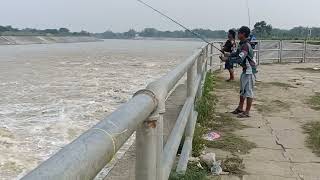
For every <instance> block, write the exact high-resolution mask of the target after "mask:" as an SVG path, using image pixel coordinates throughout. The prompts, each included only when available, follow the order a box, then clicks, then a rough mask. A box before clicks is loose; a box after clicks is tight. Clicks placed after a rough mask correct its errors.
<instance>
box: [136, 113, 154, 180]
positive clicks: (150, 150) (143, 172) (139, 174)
mask: <svg viewBox="0 0 320 180" xmlns="http://www.w3.org/2000/svg"><path fill="white" fill-rule="evenodd" d="M158 119H159V116H154V115H153V116H150V117H149V118H148V119H147V120H146V121H145V122H143V124H140V125H139V126H138V128H137V132H136V158H137V159H136V178H135V179H139V180H157V177H156V175H157V155H156V153H157V146H158V143H157V129H156V127H157V122H158Z"/></svg>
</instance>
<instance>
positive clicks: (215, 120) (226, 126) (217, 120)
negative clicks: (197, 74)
mask: <svg viewBox="0 0 320 180" xmlns="http://www.w3.org/2000/svg"><path fill="white" fill-rule="evenodd" d="M223 81H224V80H223V79H222V78H220V77H218V76H216V75H215V74H211V73H208V75H207V77H206V80H205V84H204V91H203V96H202V98H201V99H200V100H199V101H198V102H197V108H196V109H197V111H198V113H199V114H198V124H197V126H196V129H195V136H194V140H193V156H196V157H197V156H199V155H200V154H201V152H202V151H203V149H204V148H205V147H206V146H207V147H212V148H219V149H222V150H226V151H229V152H232V153H238V152H239V151H240V152H241V153H248V152H249V150H250V149H252V148H254V147H255V144H254V143H251V142H249V141H247V140H245V139H244V138H242V137H238V136H236V135H234V134H233V133H232V132H233V131H235V130H240V129H243V128H248V126H245V125H243V124H242V123H241V122H240V121H238V120H235V119H233V118H232V117H231V116H230V115H229V114H226V113H217V112H215V106H216V104H217V102H218V99H217V97H216V95H215V94H214V93H212V92H213V90H215V89H216V88H217V86H218V88H226V86H228V87H227V88H230V87H233V86H235V83H234V84H232V83H225V82H224V84H227V85H225V86H222V85H221V84H222V83H223ZM209 131H216V132H220V133H221V134H222V138H221V139H220V140H217V141H213V142H212V141H206V140H204V139H202V137H203V135H204V134H205V133H208V132H209Z"/></svg>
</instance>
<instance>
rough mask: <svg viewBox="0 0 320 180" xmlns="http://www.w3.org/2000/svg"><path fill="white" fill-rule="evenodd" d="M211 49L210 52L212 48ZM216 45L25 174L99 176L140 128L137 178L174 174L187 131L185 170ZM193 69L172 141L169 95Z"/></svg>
mask: <svg viewBox="0 0 320 180" xmlns="http://www.w3.org/2000/svg"><path fill="white" fill-rule="evenodd" d="M209 50H210V52H209ZM218 54H219V53H215V54H214V49H213V47H212V46H211V45H206V46H204V47H203V48H201V49H198V50H197V51H196V52H195V53H194V54H193V55H192V56H191V57H189V58H188V59H187V60H185V61H184V62H182V63H181V64H180V65H178V66H177V67H176V68H175V69H173V70H172V71H170V72H169V73H168V74H167V75H165V76H163V77H162V78H160V79H158V80H157V81H154V82H152V83H151V84H149V85H148V86H147V88H146V89H143V90H141V91H138V92H137V93H136V94H135V95H134V97H133V98H132V99H131V100H129V102H127V103H125V104H124V105H122V106H121V107H120V108H118V109H117V110H116V111H115V112H113V113H112V114H110V115H109V116H108V117H106V118H105V119H104V120H102V121H101V122H100V123H98V124H97V125H96V126H94V127H93V128H91V129H89V130H88V131H86V132H85V133H83V134H82V135H81V136H80V137H78V138H77V139H76V140H74V141H73V142H72V143H70V144H69V145H67V146H66V147H64V148H63V149H62V150H60V151H59V152H58V153H56V154H55V155H54V156H52V157H51V158H49V159H48V160H47V161H45V162H44V163H42V164H40V165H39V166H38V167H37V168H36V169H34V170H33V171H31V172H30V173H29V174H27V175H26V176H25V177H23V178H22V179H23V180H44V179H46V180H71V179H77V180H88V179H93V178H94V177H95V176H96V175H97V174H98V173H99V172H100V171H101V169H103V168H104V167H105V165H106V164H107V163H108V162H109V161H110V160H111V159H112V157H113V156H114V155H115V154H116V153H117V151H118V150H119V149H120V147H121V146H122V145H123V144H124V143H125V142H126V141H127V140H128V138H129V137H130V136H131V135H132V134H133V133H134V132H135V131H136V171H135V172H136V174H135V176H136V179H137V180H164V179H168V177H169V174H170V172H171V169H172V166H173V163H174V160H175V158H176V153H177V151H178V148H179V144H180V141H181V139H182V136H183V135H184V134H185V141H184V145H183V150H182V153H181V157H180V160H179V163H178V167H177V171H182V172H183V171H185V170H186V168H187V163H188V158H189V155H190V153H191V150H192V139H193V132H194V129H195V124H196V119H197V112H196V111H195V109H194V104H195V99H196V96H199V95H201V90H202V82H203V79H204V77H205V75H206V72H207V70H208V66H209V69H210V70H211V69H212V67H213V56H215V55H218ZM186 73H187V99H186V101H185V103H184V106H183V108H182V110H181V112H180V115H179V117H178V119H177V121H176V124H175V126H174V127H173V130H172V132H171V134H170V135H169V138H168V140H167V142H166V143H165V145H164V141H163V121H164V120H163V115H164V113H165V101H166V99H167V97H168V96H169V94H170V92H171V91H172V90H173V89H174V87H175V86H176V85H177V83H178V81H179V80H181V79H182V78H183V77H184V75H185V74H186Z"/></svg>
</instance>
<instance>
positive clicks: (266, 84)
mask: <svg viewBox="0 0 320 180" xmlns="http://www.w3.org/2000/svg"><path fill="white" fill-rule="evenodd" d="M257 86H258V87H262V88H268V87H272V86H276V87H280V88H285V89H289V88H296V87H295V86H292V85H291V84H288V83H282V82H258V83H257Z"/></svg>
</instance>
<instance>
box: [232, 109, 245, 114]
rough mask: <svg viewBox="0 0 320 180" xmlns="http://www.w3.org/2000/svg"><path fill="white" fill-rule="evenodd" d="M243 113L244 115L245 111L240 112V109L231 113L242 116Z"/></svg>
mask: <svg viewBox="0 0 320 180" xmlns="http://www.w3.org/2000/svg"><path fill="white" fill-rule="evenodd" d="M241 113H244V111H242V110H239V109H238V108H237V109H236V110H234V111H232V112H231V114H241Z"/></svg>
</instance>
